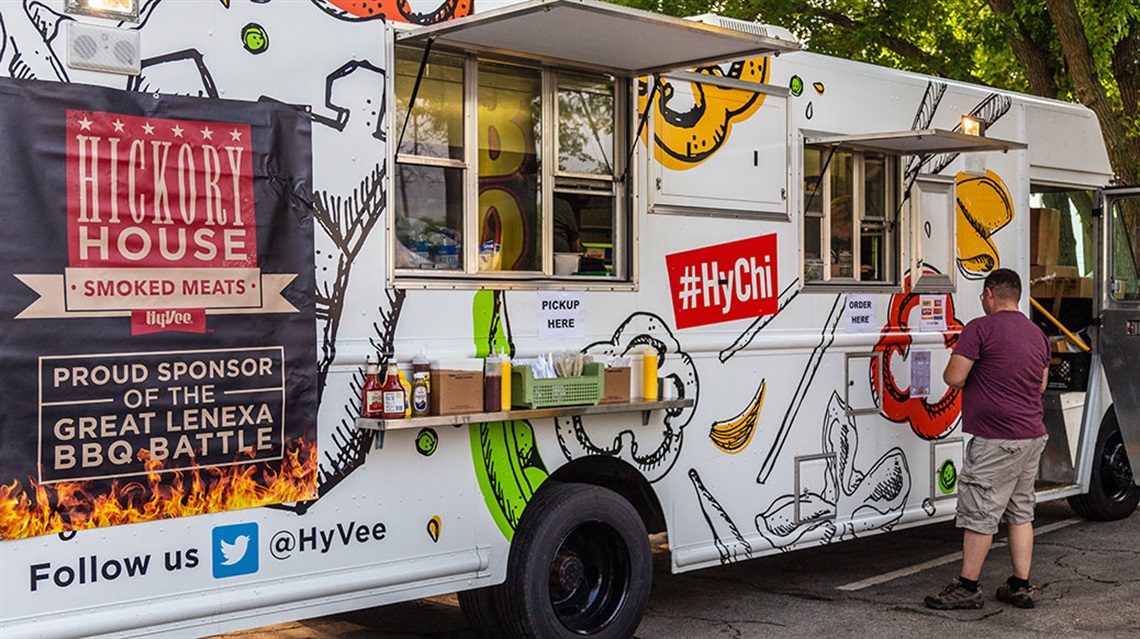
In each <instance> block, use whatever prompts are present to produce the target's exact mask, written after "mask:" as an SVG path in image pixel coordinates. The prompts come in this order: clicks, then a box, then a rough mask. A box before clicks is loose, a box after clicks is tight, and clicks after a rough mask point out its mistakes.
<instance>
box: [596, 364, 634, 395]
mask: <svg viewBox="0 0 1140 639" xmlns="http://www.w3.org/2000/svg"><path fill="white" fill-rule="evenodd" d="M629 380H630V373H629V367H628V366H622V367H620V368H617V367H614V368H607V369H606V372H605V386H603V388H602V399H601V400H599V401H598V403H599V404H627V403H629Z"/></svg>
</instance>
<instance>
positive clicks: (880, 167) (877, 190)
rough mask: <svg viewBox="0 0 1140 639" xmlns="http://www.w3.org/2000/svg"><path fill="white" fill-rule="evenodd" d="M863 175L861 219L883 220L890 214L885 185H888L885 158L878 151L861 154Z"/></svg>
mask: <svg viewBox="0 0 1140 639" xmlns="http://www.w3.org/2000/svg"><path fill="white" fill-rule="evenodd" d="M863 171H864V175H865V179H864V182H863V183H864V185H865V186H866V188H864V189H863V219H864V220H885V219H888V217H889V216H890V214H891V211H888V210H887V206H886V202H887V187H888V186H889V182H890V181H889V180H888V172H887V158H886V157H885V156H883V155H882V154H878V153H867V154H865V155H864V156H863Z"/></svg>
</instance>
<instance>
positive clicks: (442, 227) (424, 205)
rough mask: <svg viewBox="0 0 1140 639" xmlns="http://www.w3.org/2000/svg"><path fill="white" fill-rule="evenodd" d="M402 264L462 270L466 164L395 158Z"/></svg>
mask: <svg viewBox="0 0 1140 639" xmlns="http://www.w3.org/2000/svg"><path fill="white" fill-rule="evenodd" d="M395 178H396V179H395V181H394V186H395V193H394V196H395V197H394V202H393V204H394V206H395V209H396V218H395V220H396V224H395V226H396V240H397V241H396V243H395V250H396V254H395V264H396V267H397V268H415V269H443V270H449V271H453V270H463V170H462V169H456V168H444V167H439V166H422V165H417V164H404V163H397V164H396V175H395Z"/></svg>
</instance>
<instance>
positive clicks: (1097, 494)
mask: <svg viewBox="0 0 1140 639" xmlns="http://www.w3.org/2000/svg"><path fill="white" fill-rule="evenodd" d="M1093 454H1094V457H1093V468H1092V478H1091V480H1090V481H1089V492H1087V493H1085V494H1084V495H1076V496H1074V497H1070V498H1069V505H1070V506H1072V507H1073V510H1075V511H1076V512H1077V514H1078V515H1080V516H1082V517H1084V518H1086V519H1093V520H1096V521H1112V520H1114V519H1124V518H1125V517H1127V516H1129V515H1131V514H1132V512H1133V511H1135V510H1136V504H1137V503H1140V486H1137V485H1136V480H1135V477H1133V475H1132V467H1131V466H1130V465H1129V464H1128V453H1127V451H1126V450H1125V448H1124V438H1123V437H1121V435H1120V426H1119V424H1117V421H1116V413H1115V412H1110V413H1109V414H1108V415H1107V416H1106V417H1105V418H1104V422H1103V423H1101V425H1100V433H1098V434H1097V438H1096V448H1095V449H1094V453H1093Z"/></svg>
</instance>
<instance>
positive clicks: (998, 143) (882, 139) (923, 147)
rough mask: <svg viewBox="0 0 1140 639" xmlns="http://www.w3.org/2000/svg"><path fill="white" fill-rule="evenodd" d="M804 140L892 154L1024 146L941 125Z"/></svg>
mask: <svg viewBox="0 0 1140 639" xmlns="http://www.w3.org/2000/svg"><path fill="white" fill-rule="evenodd" d="M804 144H813V145H824V146H826V145H839V146H843V147H848V148H852V149H857V150H860V151H878V152H881V153H891V154H895V155H932V154H935V153H976V152H979V151H1016V150H1019V149H1025V148H1028V145H1026V144H1025V143H1024V142H1014V141H1012V140H999V139H997V138H986V137H979V136H976V135H966V134H965V133H960V132H958V131H945V130H942V129H921V130H915V131H892V132H889V133H866V134H860V135H836V136H827V137H818V138H805V139H804Z"/></svg>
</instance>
